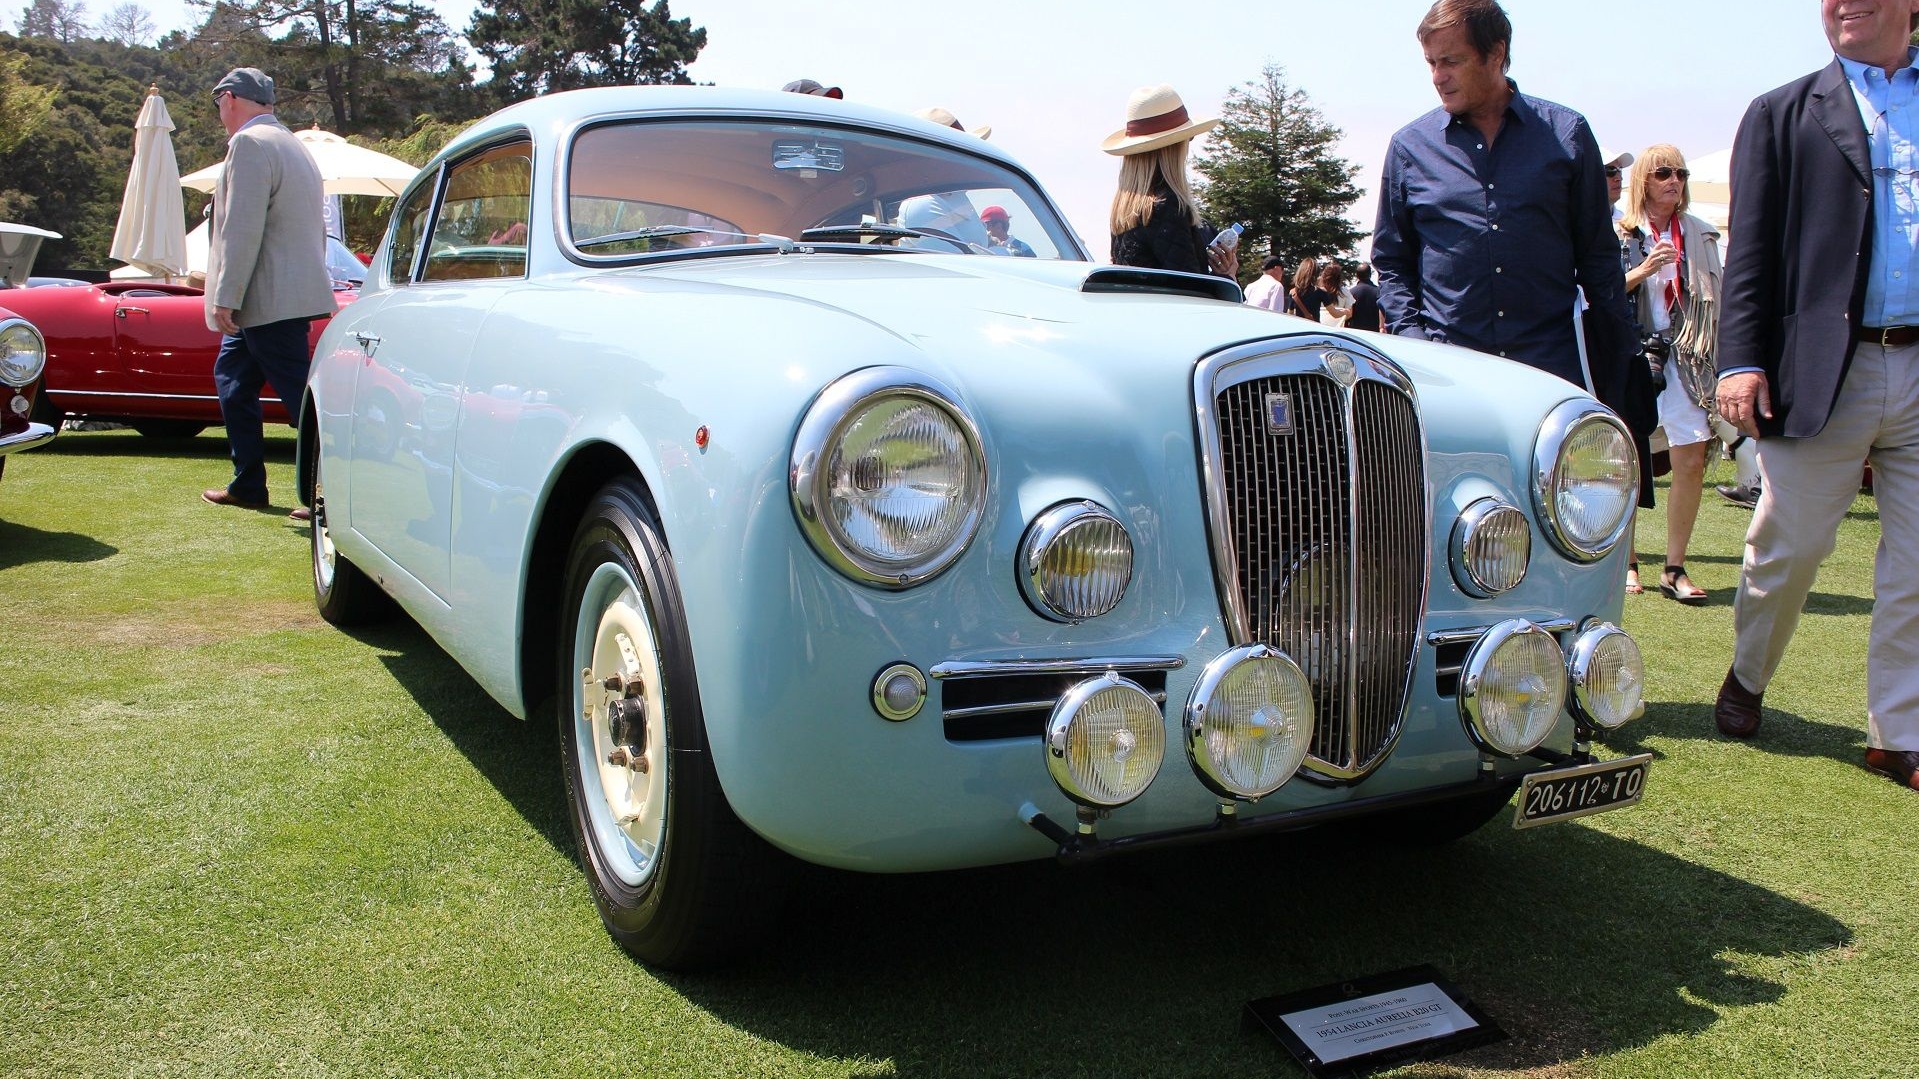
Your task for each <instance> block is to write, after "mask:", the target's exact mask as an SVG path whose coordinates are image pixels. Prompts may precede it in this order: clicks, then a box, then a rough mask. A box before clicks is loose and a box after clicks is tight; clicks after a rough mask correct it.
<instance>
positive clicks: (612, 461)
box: [519, 442, 672, 716]
mask: <svg viewBox="0 0 1919 1079" xmlns="http://www.w3.org/2000/svg"><path fill="white" fill-rule="evenodd" d="M622 476H625V477H630V478H631V479H632V480H633V481H634V483H635V484H637V485H638V487H639V490H640V496H641V498H642V499H643V500H644V501H645V503H646V509H647V512H648V513H650V514H652V515H653V520H654V522H655V523H656V524H657V525H658V526H659V530H660V538H661V540H662V541H663V542H665V543H666V544H667V546H668V549H669V550H670V549H671V547H672V541H671V539H670V538H668V537H667V535H666V526H665V524H664V523H663V522H662V521H661V517H660V507H659V503H658V501H657V500H656V499H655V497H654V494H653V485H652V484H651V483H649V482H647V479H646V476H645V474H644V472H642V470H641V469H640V467H639V466H638V465H637V464H636V463H635V462H634V461H633V458H632V457H631V456H629V455H628V454H627V452H626V451H625V450H623V449H621V448H620V447H619V446H616V445H614V444H612V443H610V442H593V443H588V444H586V445H583V446H581V447H580V448H579V449H577V450H576V451H575V452H574V453H573V455H572V457H570V458H568V460H567V462H566V465H565V467H563V468H562V469H561V470H560V474H559V476H558V477H556V478H555V479H554V481H553V484H552V486H551V487H550V488H548V491H547V497H546V502H545V504H544V505H543V506H542V507H541V508H540V513H539V523H538V524H537V525H536V526H535V528H534V531H533V542H532V545H531V548H530V549H529V551H528V552H527V561H526V574H525V577H524V579H523V580H522V582H521V585H520V589H521V594H520V612H521V614H520V656H519V663H520V694H521V706H522V707H523V708H524V709H525V710H526V711H525V714H526V715H528V716H533V715H536V714H538V713H539V711H540V710H541V706H542V704H543V703H544V702H545V701H547V700H548V699H549V698H550V697H551V696H552V695H553V694H554V693H555V692H557V690H558V688H559V687H558V686H556V685H555V684H554V676H553V664H552V648H553V641H554V640H556V639H557V637H556V635H557V634H558V633H559V632H560V608H561V598H562V597H561V595H560V590H561V588H562V587H564V584H565V576H566V557H567V551H568V548H569V547H570V546H571V544H572V542H573V532H574V530H575V529H577V528H578V527H579V524H580V517H581V515H582V514H584V513H585V512H586V506H587V503H588V502H589V501H591V500H592V498H593V495H594V493H595V492H597V491H598V490H599V489H600V488H601V487H603V486H605V485H606V484H607V483H608V482H609V481H611V480H613V479H616V478H619V477H622Z"/></svg>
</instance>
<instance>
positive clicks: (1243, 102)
mask: <svg viewBox="0 0 1919 1079" xmlns="http://www.w3.org/2000/svg"><path fill="white" fill-rule="evenodd" d="M1340 134H1341V132H1340V130H1339V129H1338V128H1336V127H1334V126H1333V125H1331V124H1329V123H1327V122H1326V120H1325V118H1324V117H1323V116H1322V115H1321V114H1320V111H1319V108H1318V106H1316V105H1314V104H1313V102H1312V99H1311V98H1309V97H1308V96H1307V95H1306V92H1305V91H1304V90H1300V89H1297V88H1294V87H1289V86H1288V85H1287V83H1286V71H1285V69H1284V68H1282V67H1279V66H1277V65H1275V64H1268V65H1266V67H1265V68H1264V69H1263V70H1262V71H1261V72H1260V77H1259V78H1258V79H1255V80H1253V81H1250V82H1246V83H1242V84H1241V85H1240V86H1239V87H1237V88H1235V89H1234V90H1232V91H1231V92H1229V93H1228V94H1227V96H1226V103H1225V105H1224V107H1223V108H1222V109H1221V119H1220V124H1219V127H1218V128H1217V129H1215V130H1214V132H1213V136H1212V141H1211V144H1210V147H1209V149H1208V151H1207V152H1206V153H1205V154H1204V155H1202V156H1200V157H1199V158H1197V159H1196V161H1195V163H1194V168H1195V169H1196V170H1197V171H1198V172H1199V174H1200V175H1201V176H1202V177H1204V178H1205V183H1204V185H1203V186H1202V188H1201V191H1200V193H1199V194H1200V198H1201V200H1202V201H1203V202H1204V203H1205V205H1206V209H1207V212H1208V214H1210V215H1211V216H1212V217H1213V218H1214V219H1215V220H1218V221H1222V222H1223V221H1243V222H1245V223H1246V234H1245V236H1244V237H1243V238H1242V239H1241V242H1240V273H1241V276H1242V277H1243V278H1245V279H1247V280H1250V279H1251V278H1252V277H1253V276H1255V275H1257V274H1258V273H1259V264H1260V261H1261V259H1262V258H1263V257H1264V256H1265V255H1268V254H1273V255H1278V256H1280V257H1281V258H1283V259H1285V260H1286V263H1287V265H1292V264H1293V263H1294V262H1296V261H1298V260H1299V259H1302V258H1306V257H1308V256H1311V257H1324V256H1327V255H1336V254H1339V253H1340V252H1344V251H1349V250H1351V249H1352V247H1353V245H1354V244H1355V243H1356V242H1357V241H1358V240H1359V238H1360V235H1361V233H1360V230H1359V229H1358V228H1357V227H1356V226H1354V224H1353V223H1352V222H1351V221H1349V220H1347V219H1346V216H1345V215H1346V211H1347V209H1348V208H1349V207H1351V206H1352V204H1353V203H1354V202H1355V201H1357V200H1358V198H1359V189H1358V188H1357V187H1355V186H1354V184H1353V179H1354V177H1355V176H1357V175H1358V173H1359V166H1357V165H1355V164H1353V163H1351V162H1349V161H1346V160H1345V159H1344V158H1341V157H1339V156H1338V154H1336V153H1335V152H1334V147H1335V145H1336V144H1337V143H1338V141H1339V137H1340Z"/></svg>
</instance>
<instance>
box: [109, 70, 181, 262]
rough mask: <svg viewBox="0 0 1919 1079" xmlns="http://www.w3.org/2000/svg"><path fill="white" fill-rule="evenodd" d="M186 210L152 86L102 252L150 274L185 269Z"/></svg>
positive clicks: (163, 113)
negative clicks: (110, 237) (114, 222)
mask: <svg viewBox="0 0 1919 1079" xmlns="http://www.w3.org/2000/svg"><path fill="white" fill-rule="evenodd" d="M186 221H187V212H186V204H185V202H184V201H183V200H182V198H181V196H180V163H179V161H177V160H176V159H175V158H174V156H173V117H171V116H169V115H167V103H166V99H164V98H162V97H161V96H160V91H159V90H158V89H157V88H156V89H154V90H152V91H149V92H148V94H147V100H146V104H144V105H142V106H141V107H140V118H139V119H138V120H137V121H135V122H134V125H133V168H132V169H130V170H129V171H128V173H127V189H126V195H125V197H124V198H122V199H121V201H120V221H119V223H118V224H117V225H116V226H115V227H114V230H113V246H112V247H111V248H109V249H108V251H107V254H109V255H110V256H112V257H113V258H116V259H119V260H120V261H121V262H124V263H127V264H128V265H129V266H132V267H133V268H134V269H135V270H136V271H137V272H139V273H142V274H146V275H151V276H154V277H169V276H179V275H181V274H184V273H186V272H187V225H186Z"/></svg>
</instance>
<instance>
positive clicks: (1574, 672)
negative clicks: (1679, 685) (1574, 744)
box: [1566, 622, 1646, 731]
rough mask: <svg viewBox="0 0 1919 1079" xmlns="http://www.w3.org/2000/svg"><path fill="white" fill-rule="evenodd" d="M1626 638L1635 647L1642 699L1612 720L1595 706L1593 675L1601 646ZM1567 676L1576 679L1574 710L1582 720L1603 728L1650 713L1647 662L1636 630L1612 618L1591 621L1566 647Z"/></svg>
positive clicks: (1634, 655) (1635, 667)
mask: <svg viewBox="0 0 1919 1079" xmlns="http://www.w3.org/2000/svg"><path fill="white" fill-rule="evenodd" d="M1617 641H1623V642H1624V643H1625V644H1626V645H1628V646H1630V648H1631V650H1632V651H1631V656H1632V659H1633V663H1632V669H1633V671H1634V676H1635V678H1636V680H1637V682H1638V688H1639V690H1640V695H1639V700H1638V701H1637V702H1635V703H1634V705H1633V707H1632V709H1631V710H1630V711H1629V712H1628V713H1627V714H1626V715H1624V716H1621V717H1619V718H1617V719H1611V720H1610V721H1608V719H1607V718H1606V717H1603V716H1602V715H1601V714H1600V710H1599V709H1597V708H1595V707H1594V706H1593V693H1594V686H1593V678H1594V674H1595V663H1596V662H1597V660H1598V657H1599V650H1600V648H1601V647H1602V646H1604V645H1606V644H1607V643H1609V642H1614V643H1616V642H1617ZM1566 677H1567V680H1568V681H1569V682H1571V683H1572V710H1573V715H1575V716H1577V717H1578V718H1579V720H1580V721H1581V722H1582V723H1585V724H1587V725H1588V726H1591V727H1596V728H1598V729H1599V730H1602V731H1610V730H1617V729H1619V728H1620V727H1623V726H1625V725H1626V724H1628V723H1631V722H1632V721H1633V720H1635V719H1638V718H1639V717H1640V716H1643V715H1645V714H1646V697H1645V685H1646V666H1645V661H1644V660H1643V659H1642V658H1641V657H1640V654H1639V642H1638V641H1636V640H1634V639H1633V636H1632V634H1630V633H1627V632H1626V631H1625V630H1623V629H1620V628H1619V627H1618V626H1615V625H1613V624H1612V623H1611V622H1599V623H1597V624H1594V625H1589V626H1587V627H1586V629H1585V630H1583V631H1582V632H1581V633H1580V634H1579V636H1578V638H1576V639H1575V640H1574V641H1573V643H1572V647H1571V648H1569V649H1567V650H1566Z"/></svg>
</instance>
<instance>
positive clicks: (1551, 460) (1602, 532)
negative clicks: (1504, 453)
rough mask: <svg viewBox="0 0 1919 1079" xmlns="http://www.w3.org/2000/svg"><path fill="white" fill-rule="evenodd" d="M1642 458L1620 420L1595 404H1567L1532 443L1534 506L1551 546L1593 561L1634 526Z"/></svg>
mask: <svg viewBox="0 0 1919 1079" xmlns="http://www.w3.org/2000/svg"><path fill="white" fill-rule="evenodd" d="M1638 497H1639V458H1638V456H1637V455H1636V454H1635V453H1634V452H1633V445H1632V437H1631V436H1630V435H1628V434H1627V433H1626V427H1625V425H1624V424H1622V423H1620V422H1619V418H1618V417H1616V416H1614V415H1613V414H1612V413H1611V412H1609V411H1607V410H1606V407H1605V406H1604V405H1601V404H1600V403H1598V402H1597V401H1583V400H1576V401H1566V402H1564V403H1562V404H1561V405H1560V406H1559V407H1558V408H1555V409H1553V410H1552V412H1551V413H1550V414H1549V415H1547V417H1546V422H1545V423H1543V424H1541V425H1540V427H1539V439H1538V441H1537V442H1535V443H1534V444H1533V501H1534V503H1535V505H1536V506H1537V508H1538V510H1539V517H1540V520H1541V521H1543V522H1544V523H1545V525H1546V534H1547V536H1549V537H1551V539H1552V541H1553V546H1555V547H1557V548H1559V549H1560V551H1562V552H1564V553H1565V555H1566V556H1567V557H1568V558H1571V559H1574V560H1576V561H1579V562H1594V561H1597V560H1599V559H1600V558H1601V557H1603V556H1604V555H1605V553H1606V552H1607V551H1610V550H1612V549H1613V546H1614V545H1615V544H1617V543H1618V542H1619V541H1620V539H1621V538H1622V537H1623V536H1624V535H1625V534H1626V529H1627V527H1628V526H1630V525H1631V524H1632V510H1633V504H1634V503H1635V502H1636V501H1637V500H1638Z"/></svg>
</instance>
